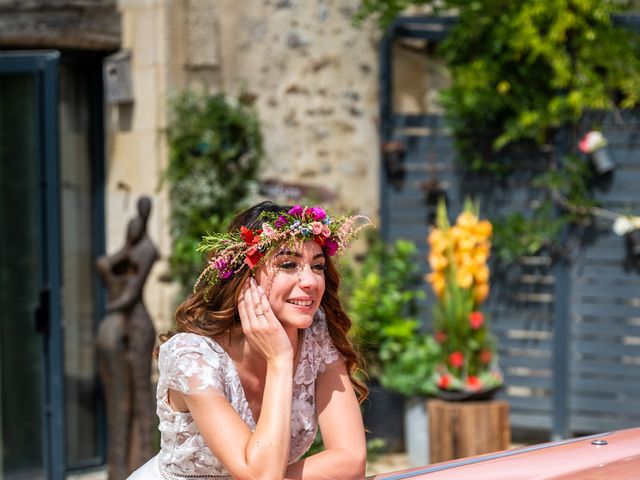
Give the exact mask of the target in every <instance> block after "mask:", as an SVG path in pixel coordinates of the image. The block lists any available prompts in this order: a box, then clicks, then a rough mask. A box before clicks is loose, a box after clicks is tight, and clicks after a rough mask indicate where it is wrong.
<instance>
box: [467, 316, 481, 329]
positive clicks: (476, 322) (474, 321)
mask: <svg viewBox="0 0 640 480" xmlns="http://www.w3.org/2000/svg"><path fill="white" fill-rule="evenodd" d="M469 323H470V324H471V328H472V329H473V330H478V329H479V328H480V327H482V325H483V324H484V315H483V314H482V312H471V313H470V314H469Z"/></svg>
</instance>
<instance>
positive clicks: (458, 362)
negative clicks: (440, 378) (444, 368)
mask: <svg viewBox="0 0 640 480" xmlns="http://www.w3.org/2000/svg"><path fill="white" fill-rule="evenodd" d="M449 365H451V366H452V367H455V368H460V367H462V365H464V355H463V354H462V352H453V353H452V354H451V355H449Z"/></svg>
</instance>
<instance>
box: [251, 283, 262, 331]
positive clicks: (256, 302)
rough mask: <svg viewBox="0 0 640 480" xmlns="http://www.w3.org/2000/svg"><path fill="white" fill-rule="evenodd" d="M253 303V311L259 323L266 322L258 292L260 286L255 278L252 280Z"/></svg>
mask: <svg viewBox="0 0 640 480" xmlns="http://www.w3.org/2000/svg"><path fill="white" fill-rule="evenodd" d="M250 290H251V302H252V306H253V311H254V314H255V316H256V319H257V320H258V321H262V320H264V309H263V308H262V303H261V301H260V293H259V292H258V284H257V283H256V281H255V279H254V278H251V287H250Z"/></svg>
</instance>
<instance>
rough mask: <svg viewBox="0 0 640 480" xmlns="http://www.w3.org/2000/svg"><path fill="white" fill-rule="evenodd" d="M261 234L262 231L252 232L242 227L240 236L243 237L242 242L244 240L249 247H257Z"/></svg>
mask: <svg viewBox="0 0 640 480" xmlns="http://www.w3.org/2000/svg"><path fill="white" fill-rule="evenodd" d="M261 233H262V230H256V231H255V232H252V231H251V230H249V229H248V228H247V227H245V226H244V225H243V226H241V227H240V236H241V237H242V240H244V243H246V244H247V245H256V244H257V243H258V242H259V241H260V234H261Z"/></svg>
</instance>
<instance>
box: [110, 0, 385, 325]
mask: <svg viewBox="0 0 640 480" xmlns="http://www.w3.org/2000/svg"><path fill="white" fill-rule="evenodd" d="M357 5H358V2H357V0H332V1H329V0H327V1H322V0H320V1H310V0H264V1H255V0H218V1H213V0H182V1H169V0H120V1H119V2H118V9H119V12H120V14H121V18H122V23H121V25H122V37H121V39H122V42H121V49H122V50H123V51H128V52H130V56H131V78H132V85H133V103H132V104H120V105H118V104H113V105H112V106H111V107H110V108H109V112H108V115H109V125H108V156H107V158H108V165H107V184H106V197H107V225H108V229H107V239H108V248H109V249H113V248H115V247H116V245H117V244H118V243H119V242H120V241H121V239H122V238H123V236H124V230H123V229H124V227H125V224H126V222H125V221H123V218H126V217H127V216H128V215H130V214H131V213H132V212H133V208H134V203H135V202H134V201H133V199H134V198H135V197H137V196H138V195H139V194H142V193H145V194H151V195H152V196H153V197H154V204H155V208H154V210H155V211H154V214H153V217H152V222H151V224H150V229H151V230H150V231H151V234H152V236H153V238H155V239H157V240H158V242H159V244H160V250H161V252H162V254H163V260H164V262H162V263H160V264H159V265H158V266H157V267H156V268H155V270H154V276H153V277H152V278H151V279H150V282H149V285H148V287H147V294H146V295H147V305H149V306H150V308H152V309H153V310H154V311H153V317H154V318H155V319H156V320H157V321H158V327H159V328H164V327H166V326H168V325H169V324H170V321H171V319H170V314H171V311H172V307H173V302H175V295H173V292H174V291H175V290H174V289H173V288H172V287H171V286H170V285H167V284H166V283H162V282H160V281H158V279H161V278H162V277H164V276H165V275H166V272H167V264H166V259H167V256H168V254H169V251H170V238H169V234H168V224H169V223H168V216H169V212H170V206H169V204H168V201H167V196H166V190H165V189H164V188H162V187H161V177H162V172H163V170H164V168H165V167H166V163H167V147H166V144H165V139H164V136H163V130H164V128H165V127H166V125H167V119H168V111H167V101H168V99H169V98H170V97H171V95H172V94H175V93H177V92H179V91H181V90H183V89H185V88H190V89H199V90H205V91H208V92H211V93H217V92H225V93H228V94H230V95H239V94H241V93H245V94H248V95H251V96H252V97H254V98H255V106H256V108H257V112H258V115H259V117H260V120H261V126H262V132H263V135H264V141H265V151H266V155H265V159H264V162H263V166H262V168H261V173H260V178H261V180H263V181H265V185H266V184H269V185H273V184H274V182H275V183H276V184H281V183H284V184H296V185H304V186H311V187H320V189H321V190H322V191H323V192H324V194H325V195H326V197H327V198H332V200H331V201H330V202H328V203H329V204H330V206H331V207H332V208H334V209H337V210H346V209H351V210H353V211H357V212H360V213H362V214H365V215H368V216H371V217H372V218H374V219H376V217H377V206H378V195H379V167H378V165H379V153H378V152H379V141H378V118H377V117H378V98H377V89H378V69H377V41H378V38H379V35H380V34H379V31H378V29H377V27H376V26H374V25H373V24H368V23H367V24H365V25H363V26H361V27H355V26H353V25H352V15H353V13H354V11H355V8H356V7H357ZM278 191H279V192H282V189H279V190H278ZM264 193H266V194H267V195H269V193H271V194H273V193H274V191H273V189H271V190H270V191H269V192H264ZM276 197H278V195H276Z"/></svg>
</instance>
